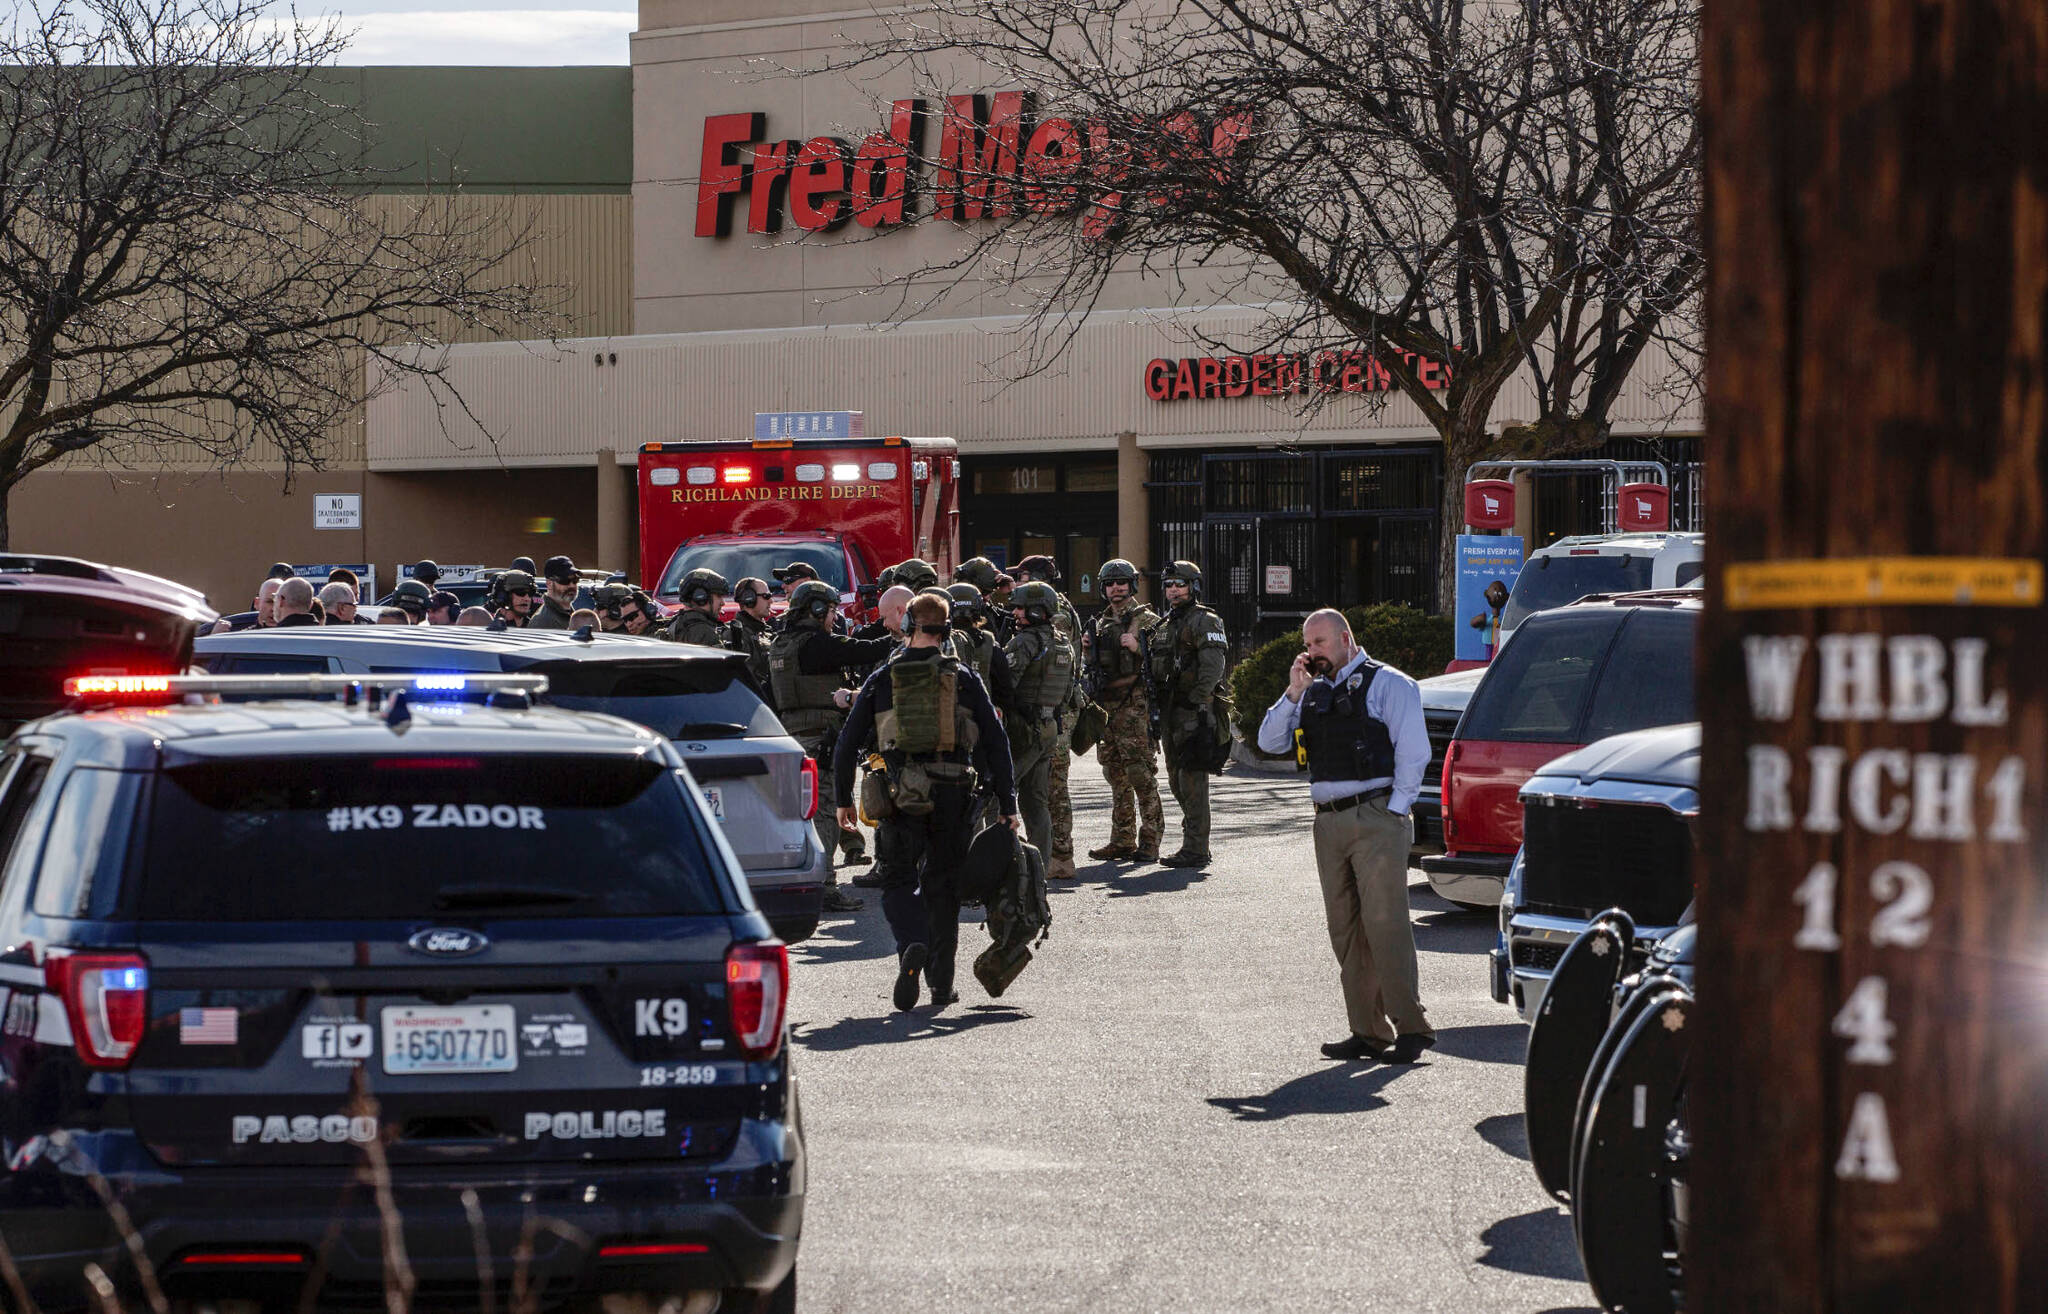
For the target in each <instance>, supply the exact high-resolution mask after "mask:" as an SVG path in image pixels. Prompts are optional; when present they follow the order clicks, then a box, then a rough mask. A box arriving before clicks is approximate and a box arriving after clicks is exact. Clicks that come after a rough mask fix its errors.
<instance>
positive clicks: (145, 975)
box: [105, 967, 149, 990]
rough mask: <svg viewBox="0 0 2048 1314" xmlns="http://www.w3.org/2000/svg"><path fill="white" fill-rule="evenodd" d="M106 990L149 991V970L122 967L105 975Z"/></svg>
mask: <svg viewBox="0 0 2048 1314" xmlns="http://www.w3.org/2000/svg"><path fill="white" fill-rule="evenodd" d="M105 985H106V988H107V989H109V990H147V989H149V969H148V968H146V967H122V968H117V969H115V970H114V971H111V972H109V973H107V976H106V982H105Z"/></svg>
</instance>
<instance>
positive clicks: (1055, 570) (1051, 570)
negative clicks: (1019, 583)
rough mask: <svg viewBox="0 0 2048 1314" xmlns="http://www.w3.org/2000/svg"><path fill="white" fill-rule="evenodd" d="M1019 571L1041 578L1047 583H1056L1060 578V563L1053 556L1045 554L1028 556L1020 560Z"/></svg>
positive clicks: (1036, 578)
mask: <svg viewBox="0 0 2048 1314" xmlns="http://www.w3.org/2000/svg"><path fill="white" fill-rule="evenodd" d="M1017 573H1018V574H1020V575H1029V576H1030V577H1031V578H1033V579H1035V580H1041V581H1043V582H1045V583H1047V584H1056V583H1058V582H1059V578H1060V568H1059V565H1058V563H1057V562H1055V561H1054V560H1053V559H1052V558H1051V557H1048V556H1045V555H1043V554H1041V555H1039V556H1035V557H1026V558H1024V559H1023V560H1022V561H1020V562H1018V563H1017Z"/></svg>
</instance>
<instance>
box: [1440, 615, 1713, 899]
mask: <svg viewBox="0 0 2048 1314" xmlns="http://www.w3.org/2000/svg"><path fill="white" fill-rule="evenodd" d="M1700 607H1701V595H1700V592H1699V590H1697V589H1669V590H1662V591H1656V592H1649V593H1617V594H1594V595H1593V596H1591V597H1587V598H1581V599H1580V600H1579V601H1577V602H1575V603H1572V604H1571V605H1570V606H1567V607H1559V608H1556V609H1555V610H1552V611H1544V612H1538V613H1536V614H1535V615H1532V616H1530V617H1529V618H1528V620H1526V621H1524V622H1523V623H1522V625H1521V627H1520V628H1519V629H1517V630H1516V632H1515V638H1514V642H1512V643H1509V644H1507V645H1505V646H1504V647H1503V648H1502V649H1501V651H1500V653H1499V655H1497V656H1496V657H1495V658H1494V659H1493V664H1492V665H1491V666H1489V667H1488V668H1487V670H1486V675H1485V677H1484V678H1483V679H1482V680H1480V682H1479V687H1478V688H1477V689H1476V690H1474V691H1473V694H1472V701H1471V703H1470V704H1468V705H1467V706H1466V708H1465V714H1464V716H1463V717H1462V718H1461V719H1460V720H1459V722H1458V732H1457V734H1456V736H1455V737H1453V738H1452V740H1451V744H1450V747H1449V748H1448V749H1447V750H1445V753H1444V768H1443V786H1442V799H1443V802H1442V807H1443V826H1444V852H1442V853H1440V854H1434V855H1431V856H1429V857H1425V858H1423V859H1422V870H1423V873H1424V874H1425V875H1427V876H1428V877H1429V883H1430V886H1431V888H1433V889H1434V890H1435V891H1436V892H1437V893H1438V894H1441V895H1442V896H1443V897H1444V898H1446V899H1449V900H1450V901H1451V902H1453V903H1459V904H1464V905H1466V906H1468V907H1473V908H1492V907H1497V906H1498V905H1499V903H1500V895H1501V888H1502V886H1503V885H1505V883H1506V881H1507V874H1508V868H1509V867H1510V866H1512V865H1513V863H1514V860H1515V850H1517V849H1519V848H1520V847H1521V846H1522V805H1521V800H1520V794H1521V789H1522V786H1523V784H1524V783H1526V782H1527V781H1528V779H1529V777H1530V776H1531V775H1533V774H1535V772H1536V769H1537V768H1538V767H1540V766H1542V765H1543V764H1544V763H1546V762H1549V761H1550V760H1551V759H1553V758H1557V757H1562V756H1564V755H1565V754H1566V753H1569V752H1571V751H1572V750H1574V749H1577V748H1581V747H1584V746H1585V745H1587V744H1590V743H1592V742H1593V741H1594V740H1596V739H1605V738H1606V737H1607V736H1609V735H1618V734H1622V733H1624V732H1626V731H1630V730H1644V729H1648V728H1649V727H1651V726H1657V725H1677V724H1679V723H1682V722H1686V721H1693V720H1697V719H1698V716H1697V714H1696V712H1695V711H1694V702H1693V639H1694V633H1695V631H1696V628H1697V624H1698V619H1699V612H1700Z"/></svg>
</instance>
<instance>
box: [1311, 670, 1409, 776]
mask: <svg viewBox="0 0 2048 1314" xmlns="http://www.w3.org/2000/svg"><path fill="white" fill-rule="evenodd" d="M1379 671H1380V666H1379V663H1378V662H1375V661H1372V660H1370V659H1368V660H1367V661H1365V662H1364V663H1363V664H1361V665H1360V666H1359V668H1358V669H1357V670H1355V671H1353V672H1352V673H1351V674H1350V675H1347V676H1345V677H1344V682H1343V683H1342V684H1332V683H1330V682H1329V681H1328V680H1317V681H1316V682H1315V683H1313V684H1311V685H1309V687H1308V692H1307V693H1304V694H1303V695H1302V696H1301V738H1302V743H1303V745H1304V746H1305V747H1306V748H1307V749H1308V778H1309V779H1310V780H1383V779H1389V778H1391V777H1392V776H1393V774H1394V739H1393V736H1392V735H1390V734H1389V733H1387V727H1386V723H1385V722H1383V721H1378V720H1375V719H1374V718H1373V717H1371V716H1369V715H1367V714H1366V710H1365V695H1366V691H1367V690H1369V689H1371V688H1372V681H1373V677H1374V676H1376V675H1378V674H1379Z"/></svg>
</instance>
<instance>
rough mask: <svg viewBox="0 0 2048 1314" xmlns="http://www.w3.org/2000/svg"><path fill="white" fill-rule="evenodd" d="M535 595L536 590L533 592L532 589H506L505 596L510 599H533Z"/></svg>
mask: <svg viewBox="0 0 2048 1314" xmlns="http://www.w3.org/2000/svg"><path fill="white" fill-rule="evenodd" d="M533 594H534V590H532V589H506V590H505V596H506V597H510V598H530V597H532V596H533Z"/></svg>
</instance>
